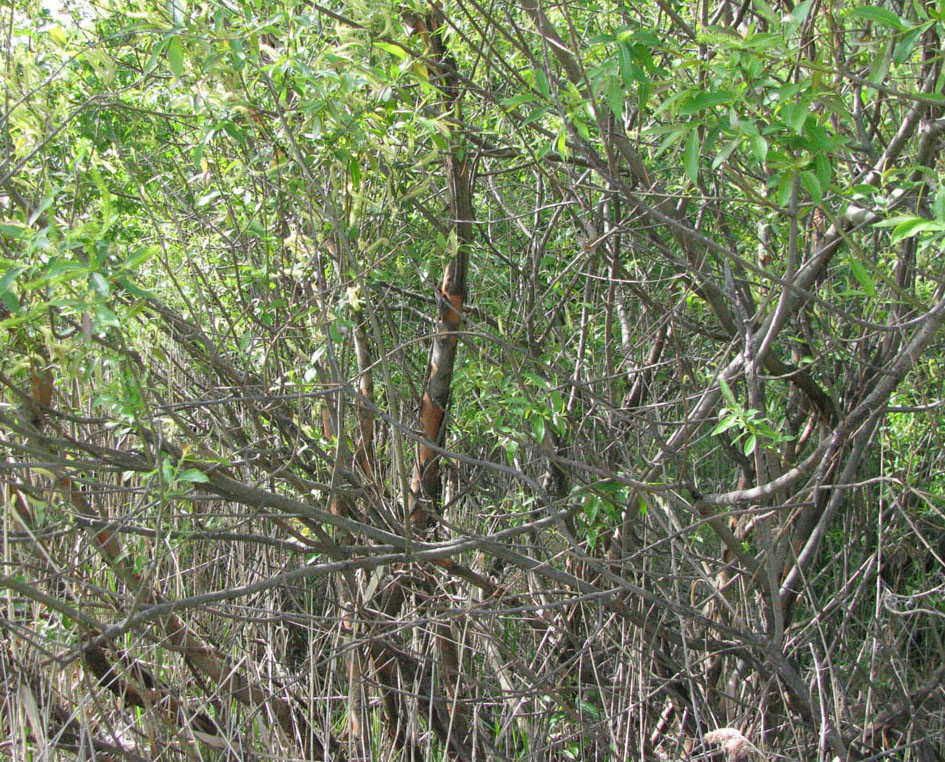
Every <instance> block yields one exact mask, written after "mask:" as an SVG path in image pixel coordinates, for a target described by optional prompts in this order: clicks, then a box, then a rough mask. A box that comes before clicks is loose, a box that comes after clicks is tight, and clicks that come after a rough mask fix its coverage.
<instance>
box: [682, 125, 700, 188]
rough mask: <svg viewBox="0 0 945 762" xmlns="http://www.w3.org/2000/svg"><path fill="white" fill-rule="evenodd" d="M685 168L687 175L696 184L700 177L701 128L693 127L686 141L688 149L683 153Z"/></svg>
mask: <svg viewBox="0 0 945 762" xmlns="http://www.w3.org/2000/svg"><path fill="white" fill-rule="evenodd" d="M683 168H684V169H685V170H686V177H688V178H689V180H690V181H691V182H692V183H693V184H695V183H696V182H697V181H698V179H699V130H698V129H693V131H692V132H690V133H689V139H688V140H687V141H686V150H685V153H684V155H683Z"/></svg>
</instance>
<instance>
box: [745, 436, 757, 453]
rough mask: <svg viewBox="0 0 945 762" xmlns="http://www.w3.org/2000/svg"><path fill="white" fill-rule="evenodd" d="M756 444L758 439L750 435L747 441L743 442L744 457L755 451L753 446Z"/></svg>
mask: <svg viewBox="0 0 945 762" xmlns="http://www.w3.org/2000/svg"><path fill="white" fill-rule="evenodd" d="M757 444H758V437H756V436H755V435H754V434H750V435H749V437H748V439H746V440H745V455H751V454H752V453H753V452H754V451H755V446H756V445H757Z"/></svg>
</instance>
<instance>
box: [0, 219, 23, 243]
mask: <svg viewBox="0 0 945 762" xmlns="http://www.w3.org/2000/svg"><path fill="white" fill-rule="evenodd" d="M29 231H30V229H29V228H28V227H26V225H20V224H19V223H16V222H0V233H2V234H3V235H5V236H9V237H10V238H12V239H13V240H14V241H19V240H22V239H24V238H26V237H27V236H28V235H29Z"/></svg>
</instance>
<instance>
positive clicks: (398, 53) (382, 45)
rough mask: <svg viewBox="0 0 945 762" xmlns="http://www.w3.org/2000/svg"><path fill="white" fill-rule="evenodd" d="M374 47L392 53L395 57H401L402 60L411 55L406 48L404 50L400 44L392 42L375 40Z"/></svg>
mask: <svg viewBox="0 0 945 762" xmlns="http://www.w3.org/2000/svg"><path fill="white" fill-rule="evenodd" d="M374 47H375V48H378V49H379V50H383V51H385V52H386V53H390V54H391V55H392V56H394V57H395V58H398V59H400V60H401V61H403V60H405V59H406V58H407V56H408V55H410V54H409V53H408V52H407V51H406V50H404V49H403V48H402V47H400V45H395V44H393V43H391V42H378V41H375V42H374Z"/></svg>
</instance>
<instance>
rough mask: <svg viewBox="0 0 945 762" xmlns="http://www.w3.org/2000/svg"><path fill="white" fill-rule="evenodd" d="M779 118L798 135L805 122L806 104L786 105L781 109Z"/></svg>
mask: <svg viewBox="0 0 945 762" xmlns="http://www.w3.org/2000/svg"><path fill="white" fill-rule="evenodd" d="M781 116H782V117H783V118H784V122H785V124H787V126H788V127H790V128H791V129H792V130H794V132H796V133H798V134H800V133H801V131H802V130H803V129H804V122H806V121H807V104H806V103H804V102H803V101H802V102H800V103H788V104H787V105H785V106H783V107H782V108H781Z"/></svg>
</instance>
